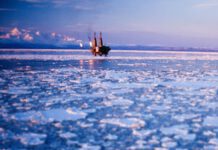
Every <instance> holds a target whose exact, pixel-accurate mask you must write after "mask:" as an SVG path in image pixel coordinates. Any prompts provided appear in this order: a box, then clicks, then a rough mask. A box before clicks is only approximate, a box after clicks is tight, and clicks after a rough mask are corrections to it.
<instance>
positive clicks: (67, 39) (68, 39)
mask: <svg viewBox="0 0 218 150" xmlns="http://www.w3.org/2000/svg"><path fill="white" fill-rule="evenodd" d="M63 40H64V41H65V42H74V41H75V40H76V39H75V38H73V37H69V36H64V39H63Z"/></svg>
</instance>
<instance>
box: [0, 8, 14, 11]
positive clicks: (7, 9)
mask: <svg viewBox="0 0 218 150" xmlns="http://www.w3.org/2000/svg"><path fill="white" fill-rule="evenodd" d="M0 11H16V9H12V8H0Z"/></svg>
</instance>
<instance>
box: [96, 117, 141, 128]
mask: <svg viewBox="0 0 218 150" xmlns="http://www.w3.org/2000/svg"><path fill="white" fill-rule="evenodd" d="M100 123H103V124H112V125H116V126H120V127H125V128H140V127H143V126H145V122H144V121H143V120H140V119H138V118H120V119H118V118H110V119H109V118H108V119H102V120H101V121H100Z"/></svg>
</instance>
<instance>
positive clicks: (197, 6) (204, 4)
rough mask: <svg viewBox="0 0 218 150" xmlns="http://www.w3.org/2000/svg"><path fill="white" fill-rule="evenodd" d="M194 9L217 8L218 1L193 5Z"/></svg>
mask: <svg viewBox="0 0 218 150" xmlns="http://www.w3.org/2000/svg"><path fill="white" fill-rule="evenodd" d="M194 7H195V8H211V7H218V1H209V2H205V3H198V4H195V5H194Z"/></svg>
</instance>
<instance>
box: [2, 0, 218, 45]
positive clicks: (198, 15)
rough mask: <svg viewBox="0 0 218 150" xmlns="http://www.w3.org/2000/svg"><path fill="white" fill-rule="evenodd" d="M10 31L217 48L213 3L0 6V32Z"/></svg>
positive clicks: (16, 0) (88, 1)
mask: <svg viewBox="0 0 218 150" xmlns="http://www.w3.org/2000/svg"><path fill="white" fill-rule="evenodd" d="M14 28H17V29H20V30H21V29H26V30H33V31H36V32H37V31H38V32H41V33H44V32H45V33H54V32H55V33H60V34H65V35H69V36H73V37H75V38H78V39H82V40H87V35H90V34H91V33H93V32H94V31H95V32H100V31H102V32H103V35H105V38H106V41H107V43H108V44H130V45H131V44H139V45H159V46H176V47H206V48H207V47H208V48H218V42H217V41H218V0H1V1H0V31H7V30H8V31H9V30H12V29H14ZM1 37H2V38H3V37H4V36H1ZM26 38H27V39H28V37H26ZM30 39H31V38H30V37H29V40H30ZM32 40H33V39H32Z"/></svg>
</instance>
